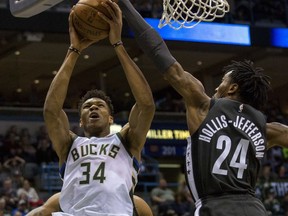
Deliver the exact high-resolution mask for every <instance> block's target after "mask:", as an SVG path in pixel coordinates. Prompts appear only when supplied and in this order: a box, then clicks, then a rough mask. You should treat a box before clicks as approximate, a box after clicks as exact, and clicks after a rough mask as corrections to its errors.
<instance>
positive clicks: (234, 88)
mask: <svg viewBox="0 0 288 216" xmlns="http://www.w3.org/2000/svg"><path fill="white" fill-rule="evenodd" d="M238 88H239V85H238V84H237V83H232V84H230V86H229V90H228V95H233V94H235V93H236V92H237V90H238Z"/></svg>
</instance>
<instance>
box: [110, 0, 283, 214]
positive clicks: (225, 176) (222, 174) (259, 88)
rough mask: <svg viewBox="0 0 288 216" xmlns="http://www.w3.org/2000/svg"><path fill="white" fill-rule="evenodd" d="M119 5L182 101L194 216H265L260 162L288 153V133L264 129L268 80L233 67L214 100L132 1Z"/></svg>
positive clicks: (256, 71)
mask: <svg viewBox="0 0 288 216" xmlns="http://www.w3.org/2000/svg"><path fill="white" fill-rule="evenodd" d="M109 4H111V2H108V3H107V4H106V7H107V8H109V7H110V6H109ZM118 4H119V6H120V8H121V10H122V13H123V15H124V17H125V19H126V21H127V23H128V25H129V27H130V28H131V29H132V31H133V32H134V33H135V37H136V40H137V41H138V43H139V46H140V47H141V49H142V50H143V51H144V52H145V53H146V54H147V55H148V56H149V57H150V58H151V60H152V61H153V62H154V64H155V65H156V67H157V68H158V69H159V71H160V72H162V74H163V77H164V79H166V80H167V81H168V82H169V83H170V84H171V86H172V87H173V88H174V89H175V90H176V91H177V92H178V93H179V94H180V95H181V96H182V97H183V99H184V102H185V105H186V116H187V125H188V129H189V132H190V135H191V137H189V138H188V146H187V154H186V176H187V182H188V185H189V187H190V191H191V194H192V195H193V198H194V200H195V202H196V207H197V209H196V211H195V215H201V216H208V215H209V216H214V215H221V216H232V215H233V216H244V215H245V216H247V215H251V216H256V215H257V216H262V215H267V213H266V211H265V208H264V206H263V204H262V203H261V202H260V201H259V200H258V199H256V198H255V197H254V188H255V183H256V181H257V176H258V173H259V169H260V165H261V164H260V161H261V159H262V158H263V156H264V154H265V151H266V150H267V148H270V147H272V146H274V145H279V146H283V147H288V127H287V126H285V125H282V124H279V123H266V120H265V116H264V115H263V114H262V113H261V112H260V111H259V110H261V108H262V107H263V106H264V105H265V103H266V101H267V97H268V96H267V92H268V91H269V89H270V81H269V77H267V76H265V75H264V74H263V73H262V69H261V68H255V67H254V66H253V63H252V62H251V61H243V62H236V61H235V62H233V63H232V64H231V65H229V66H227V67H225V68H224V72H225V76H224V77H223V80H222V82H221V84H220V85H219V87H218V88H216V93H215V95H214V97H213V98H210V97H209V96H208V95H207V94H206V93H205V89H204V87H203V85H202V83H201V82H200V81H199V80H197V79H196V78H195V77H194V76H193V75H191V74H190V73H189V72H186V71H185V70H184V69H183V68H182V66H181V65H180V64H179V63H178V62H177V61H176V60H175V58H174V57H173V56H172V55H171V53H170V52H169V50H168V48H167V46H166V44H165V42H164V41H163V39H162V38H161V37H160V36H159V34H158V33H157V32H156V31H155V30H154V29H153V28H152V27H151V26H150V25H149V24H147V23H146V21H145V20H144V19H143V18H142V17H141V15H140V14H139V13H138V12H137V11H136V10H135V9H134V7H133V6H132V4H131V3H130V1H129V0H119V3H118Z"/></svg>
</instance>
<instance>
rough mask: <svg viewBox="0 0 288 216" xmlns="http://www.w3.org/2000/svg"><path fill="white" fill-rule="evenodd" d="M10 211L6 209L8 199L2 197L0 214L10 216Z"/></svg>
mask: <svg viewBox="0 0 288 216" xmlns="http://www.w3.org/2000/svg"><path fill="white" fill-rule="evenodd" d="M8 215H10V212H9V211H8V210H7V209H6V201H5V199H4V198H3V197H0V216H8Z"/></svg>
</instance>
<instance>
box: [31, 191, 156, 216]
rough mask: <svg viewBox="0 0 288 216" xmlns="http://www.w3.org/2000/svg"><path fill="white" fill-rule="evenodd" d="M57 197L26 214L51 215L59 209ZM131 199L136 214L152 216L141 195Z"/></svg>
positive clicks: (36, 215) (35, 215)
mask: <svg viewBox="0 0 288 216" xmlns="http://www.w3.org/2000/svg"><path fill="white" fill-rule="evenodd" d="M59 197H60V193H56V194H54V195H53V196H51V197H50V198H49V199H48V200H47V201H46V202H45V203H44V205H43V206H40V207H38V208H35V209H33V210H32V211H30V212H29V213H28V214H27V215H26V216H51V214H52V212H56V211H61V209H60V206H59ZM133 201H134V205H135V209H136V212H137V214H138V216H153V213H152V210H151V208H150V207H149V205H148V204H147V203H146V202H145V201H144V200H143V199H142V198H141V197H139V196H136V195H133Z"/></svg>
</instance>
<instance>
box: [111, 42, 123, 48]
mask: <svg viewBox="0 0 288 216" xmlns="http://www.w3.org/2000/svg"><path fill="white" fill-rule="evenodd" d="M120 45H123V42H122V41H118V42H116V43H115V44H112V46H113V48H115V47H118V46H120Z"/></svg>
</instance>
